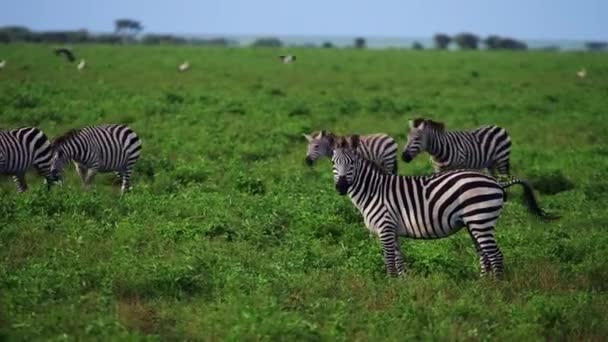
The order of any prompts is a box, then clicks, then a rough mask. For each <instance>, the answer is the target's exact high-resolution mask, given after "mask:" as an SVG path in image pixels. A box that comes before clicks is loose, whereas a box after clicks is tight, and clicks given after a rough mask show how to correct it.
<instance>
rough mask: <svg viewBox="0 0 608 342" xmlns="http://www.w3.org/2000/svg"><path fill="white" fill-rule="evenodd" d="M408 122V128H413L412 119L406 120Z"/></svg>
mask: <svg viewBox="0 0 608 342" xmlns="http://www.w3.org/2000/svg"><path fill="white" fill-rule="evenodd" d="M408 123H409V125H410V129H414V120H412V119H410V120H408Z"/></svg>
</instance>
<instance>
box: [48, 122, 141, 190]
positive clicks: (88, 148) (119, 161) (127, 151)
mask: <svg viewBox="0 0 608 342" xmlns="http://www.w3.org/2000/svg"><path fill="white" fill-rule="evenodd" d="M140 150H141V142H140V141H139V137H138V136H137V134H135V132H134V131H133V130H131V129H130V128H129V127H128V126H125V125H101V126H88V127H84V128H81V129H75V130H71V131H69V132H67V133H65V134H64V135H63V136H61V137H59V138H57V139H55V141H54V142H53V156H52V163H51V171H52V172H53V174H54V175H55V176H56V177H58V176H59V174H60V173H61V170H62V169H63V166H64V165H65V164H66V163H67V162H68V161H69V160H73V161H74V165H75V166H76V171H77V172H78V174H79V175H80V178H81V179H82V181H83V183H84V185H85V188H88V186H89V184H90V183H91V181H92V180H93V178H94V177H95V175H96V174H97V173H98V172H111V171H115V172H116V174H117V175H118V177H120V180H121V194H124V193H125V192H126V191H128V190H130V189H131V185H130V182H129V179H130V177H131V171H132V170H133V165H134V164H135V162H136V161H137V159H138V158H139V153H140Z"/></svg>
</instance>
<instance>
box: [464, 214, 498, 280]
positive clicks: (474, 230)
mask: <svg viewBox="0 0 608 342" xmlns="http://www.w3.org/2000/svg"><path fill="white" fill-rule="evenodd" d="M468 230H469V233H470V234H471V237H472V238H473V241H474V243H475V248H476V249H478V254H479V256H480V260H479V262H480V266H481V274H482V275H484V274H486V273H487V272H489V271H490V270H491V271H492V274H493V275H494V276H495V277H496V278H502V274H503V268H504V264H503V255H502V252H501V251H500V249H499V248H498V245H497V244H496V238H495V236H494V227H493V226H487V225H483V226H481V225H479V226H478V225H477V224H469V226H468Z"/></svg>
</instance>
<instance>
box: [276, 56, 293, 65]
mask: <svg viewBox="0 0 608 342" xmlns="http://www.w3.org/2000/svg"><path fill="white" fill-rule="evenodd" d="M279 58H280V59H281V62H283V64H289V63H292V62H295V61H296V56H294V55H287V56H279Z"/></svg>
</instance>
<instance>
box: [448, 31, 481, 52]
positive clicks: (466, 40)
mask: <svg viewBox="0 0 608 342" xmlns="http://www.w3.org/2000/svg"><path fill="white" fill-rule="evenodd" d="M454 41H455V42H456V44H458V46H459V47H460V48H461V49H463V50H476V49H477V45H479V37H477V36H476V35H474V34H472V33H468V32H464V33H459V34H457V35H456V36H455V37H454Z"/></svg>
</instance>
